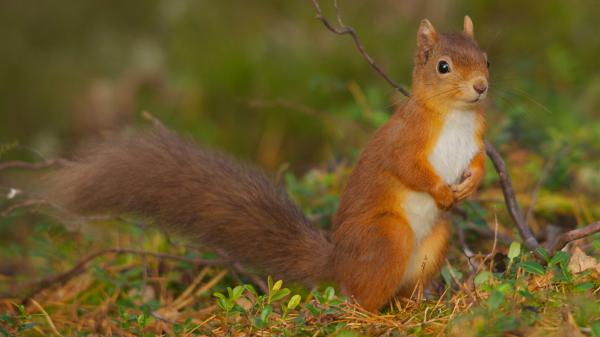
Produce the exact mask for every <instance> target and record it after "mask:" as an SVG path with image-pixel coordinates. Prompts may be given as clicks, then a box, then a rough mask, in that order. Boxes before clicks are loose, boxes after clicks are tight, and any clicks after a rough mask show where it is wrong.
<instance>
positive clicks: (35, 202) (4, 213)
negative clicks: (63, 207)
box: [0, 199, 49, 218]
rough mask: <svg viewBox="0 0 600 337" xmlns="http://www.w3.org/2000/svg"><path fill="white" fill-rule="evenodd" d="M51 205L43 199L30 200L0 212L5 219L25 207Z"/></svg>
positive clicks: (0, 215) (0, 216)
mask: <svg viewBox="0 0 600 337" xmlns="http://www.w3.org/2000/svg"><path fill="white" fill-rule="evenodd" d="M48 204H49V203H48V202H47V201H45V200H42V199H28V200H25V201H22V202H19V203H16V204H12V205H10V206H8V207H7V208H5V209H3V210H2V211H0V218H4V217H6V216H8V215H9V214H10V213H12V212H13V211H15V210H17V209H19V208H23V207H30V206H37V205H48Z"/></svg>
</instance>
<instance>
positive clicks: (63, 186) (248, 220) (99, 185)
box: [49, 128, 331, 284]
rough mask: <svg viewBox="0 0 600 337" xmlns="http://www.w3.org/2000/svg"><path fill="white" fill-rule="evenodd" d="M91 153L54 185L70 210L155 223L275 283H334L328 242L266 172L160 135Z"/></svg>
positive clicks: (119, 140) (121, 140) (111, 143)
mask: <svg viewBox="0 0 600 337" xmlns="http://www.w3.org/2000/svg"><path fill="white" fill-rule="evenodd" d="M88 153H89V154H88V155H86V156H83V157H81V158H79V159H78V160H77V161H76V162H75V164H74V165H72V166H68V167H65V168H63V169H60V170H59V171H57V172H55V173H53V174H51V176H50V177H49V178H50V179H49V181H50V196H51V197H52V198H53V199H54V200H56V201H57V202H58V203H59V204H61V205H63V206H64V207H66V208H67V209H69V210H72V211H74V212H77V213H81V214H90V213H92V214H94V213H117V214H118V213H131V214H136V215H139V216H143V217H148V218H153V219H155V220H156V221H157V223H158V224H159V225H160V226H166V227H168V228H174V229H176V230H177V232H178V233H181V234H183V235H185V236H186V237H192V238H194V239H196V238H197V239H198V240H200V241H201V242H202V243H205V244H207V245H208V246H210V247H214V248H219V249H223V250H225V251H226V252H227V254H228V255H229V256H230V257H231V258H233V259H235V260H236V261H240V262H243V263H248V264H252V265H254V266H257V267H259V268H262V269H263V270H264V271H265V272H268V273H269V274H271V275H273V276H274V277H283V278H285V279H286V280H297V281H303V282H305V283H309V284H312V283H314V282H317V281H320V280H323V279H328V278H329V275H328V272H327V271H328V270H329V268H327V261H328V260H329V255H330V252H331V244H330V242H329V241H328V240H327V239H326V238H325V237H324V236H323V235H322V234H321V233H320V232H319V230H317V229H316V228H314V227H313V226H312V225H311V224H310V223H309V221H308V220H307V219H306V218H305V216H304V215H303V214H302V212H301V211H300V209H298V207H297V206H296V205H294V204H293V203H292V202H291V201H290V199H289V197H288V195H287V193H286V192H285V190H284V189H282V188H280V187H279V186H276V185H275V184H274V183H273V182H272V181H271V180H270V179H269V178H268V177H267V176H266V175H265V174H264V173H263V172H262V171H260V170H258V169H256V168H254V167H249V166H246V165H240V164H239V163H237V162H236V161H234V160H233V159H232V158H230V157H228V156H226V155H224V154H222V153H220V152H216V151H212V150H208V149H204V148H201V147H199V146H198V145H197V144H194V143H193V142H191V141H188V140H185V139H182V138H180V137H178V136H177V135H175V134H174V133H172V132H170V131H168V130H166V129H162V128H161V129H156V130H151V131H146V132H140V133H137V134H134V135H130V136H119V137H116V138H114V139H111V140H108V141H106V142H103V143H100V144H99V145H97V146H96V147H95V148H93V149H91V150H90V151H89V152H88Z"/></svg>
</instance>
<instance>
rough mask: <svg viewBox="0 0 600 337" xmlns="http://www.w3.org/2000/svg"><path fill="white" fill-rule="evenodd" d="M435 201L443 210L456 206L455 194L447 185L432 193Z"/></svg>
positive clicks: (438, 187) (441, 185) (440, 186)
mask: <svg viewBox="0 0 600 337" xmlns="http://www.w3.org/2000/svg"><path fill="white" fill-rule="evenodd" d="M432 196H433V199H434V200H435V203H436V204H437V206H438V207H439V208H441V209H443V210H448V209H450V208H452V205H453V204H454V193H453V192H452V190H451V189H450V187H449V186H448V185H446V184H439V185H438V186H436V187H435V188H434V190H433V193H432Z"/></svg>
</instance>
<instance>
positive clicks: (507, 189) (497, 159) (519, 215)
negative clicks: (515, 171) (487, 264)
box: [485, 140, 540, 251]
mask: <svg viewBox="0 0 600 337" xmlns="http://www.w3.org/2000/svg"><path fill="white" fill-rule="evenodd" d="M485 151H486V153H487V155H488V157H490V159H491V160H492V163H493V164H494V168H495V169H496V172H498V177H500V186H501V187H502V194H504V201H505V203H506V209H507V210H508V213H509V214H510V217H511V218H512V220H513V222H514V223H515V225H516V226H517V229H518V230H519V233H520V234H521V237H522V238H523V240H524V244H525V246H526V247H527V249H529V250H531V251H536V250H537V248H538V247H539V246H540V244H539V243H538V241H537V240H536V238H535V237H534V236H533V233H532V232H531V229H530V228H529V225H527V222H526V221H525V218H524V217H523V212H522V211H521V207H519V204H518V203H517V198H516V196H515V192H514V190H513V186H512V181H511V179H510V175H509V174H508V170H507V169H506V164H505V163H504V160H503V159H502V157H501V156H500V154H499V153H498V151H497V150H496V148H495V147H494V146H493V145H492V144H491V143H490V142H489V141H487V140H485Z"/></svg>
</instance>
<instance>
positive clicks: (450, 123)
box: [429, 110, 478, 184]
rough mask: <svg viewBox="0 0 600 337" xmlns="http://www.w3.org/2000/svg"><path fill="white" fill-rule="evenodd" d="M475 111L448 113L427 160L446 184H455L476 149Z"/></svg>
mask: <svg viewBox="0 0 600 337" xmlns="http://www.w3.org/2000/svg"><path fill="white" fill-rule="evenodd" d="M475 114H476V113H475V112H474V111H461V110H454V111H451V112H450V113H448V115H447V116H446V120H445V122H444V126H443V127H442V131H441V132H440V135H439V137H438V139H437V142H436V144H435V146H434V148H433V151H432V152H431V154H430V155H429V162H430V163H431V165H432V166H433V168H434V169H435V171H436V172H437V174H438V175H439V176H440V177H442V179H444V181H446V183H448V184H456V183H458V182H459V181H460V178H461V176H462V174H463V172H465V170H466V168H467V166H468V165H469V163H470V162H471V159H473V156H475V154H476V153H477V151H478V148H477V143H476V141H475V131H476V117H477V116H476V115H475Z"/></svg>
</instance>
